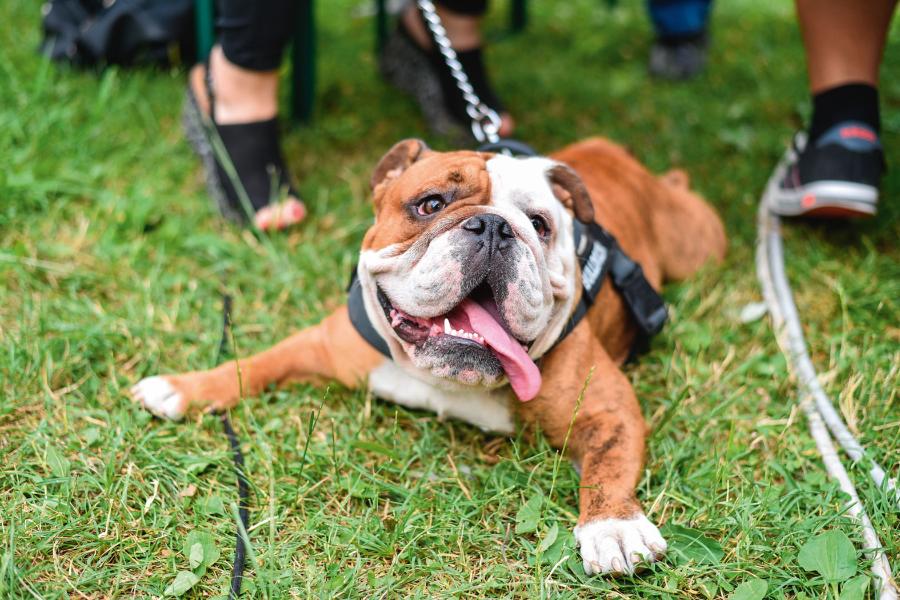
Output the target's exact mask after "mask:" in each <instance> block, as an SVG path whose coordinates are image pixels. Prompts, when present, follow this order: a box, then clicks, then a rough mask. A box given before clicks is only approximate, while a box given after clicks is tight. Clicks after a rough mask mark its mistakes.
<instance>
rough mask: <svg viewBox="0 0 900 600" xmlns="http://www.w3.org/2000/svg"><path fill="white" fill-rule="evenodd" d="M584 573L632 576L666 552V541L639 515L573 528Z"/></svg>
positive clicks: (651, 524)
mask: <svg viewBox="0 0 900 600" xmlns="http://www.w3.org/2000/svg"><path fill="white" fill-rule="evenodd" d="M575 540H576V541H577V542H578V545H579V546H580V547H581V559H582V560H583V561H584V572H585V573H587V574H588V575H593V574H594V573H613V574H619V573H628V574H631V573H634V571H635V569H638V568H640V567H641V564H642V563H643V564H644V565H646V564H649V563H652V562H654V561H656V560H658V559H659V558H661V557H662V555H663V554H665V552H666V540H664V539H663V537H662V535H660V533H659V529H657V528H656V525H654V524H653V523H651V522H650V521H648V520H647V517H645V516H644V515H643V514H638V515H637V516H635V517H632V518H630V519H597V520H595V521H589V522H587V523H585V524H584V525H579V526H577V527H576V528H575Z"/></svg>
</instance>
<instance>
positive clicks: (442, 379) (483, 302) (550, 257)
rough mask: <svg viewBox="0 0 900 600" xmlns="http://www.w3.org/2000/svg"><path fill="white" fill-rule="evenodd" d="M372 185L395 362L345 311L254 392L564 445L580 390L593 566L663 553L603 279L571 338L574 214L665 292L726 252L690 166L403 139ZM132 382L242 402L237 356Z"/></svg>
mask: <svg viewBox="0 0 900 600" xmlns="http://www.w3.org/2000/svg"><path fill="white" fill-rule="evenodd" d="M372 195H373V205H374V210H375V223H374V225H372V227H371V228H370V229H369V231H368V232H367V233H366V236H365V239H364V241H363V245H362V249H361V251H360V257H359V266H358V270H357V277H358V285H359V293H360V294H361V302H362V304H361V306H362V307H363V309H364V316H365V317H366V318H367V319H368V322H369V323H370V324H371V328H372V329H373V330H374V332H375V333H376V334H377V336H378V337H380V338H381V339H382V340H383V341H384V342H385V343H386V345H387V349H386V351H387V352H389V354H390V356H389V357H387V356H385V355H383V354H382V353H380V352H378V351H377V350H376V349H375V348H374V347H373V346H372V345H371V344H369V343H368V342H367V341H366V339H364V338H363V337H362V336H361V335H360V333H359V332H358V330H357V328H356V327H354V325H353V324H352V322H351V319H350V315H349V313H348V309H347V307H346V306H344V307H342V308H340V309H338V310H337V311H335V312H334V313H333V314H331V315H330V316H329V317H327V318H326V319H325V320H323V321H322V322H321V323H320V324H318V325H316V326H314V327H310V328H308V329H304V330H302V331H300V332H298V333H296V334H294V335H293V336H291V337H289V338H288V339H286V340H284V341H282V342H281V343H279V344H277V345H275V346H274V347H272V348H271V349H269V350H266V351H265V352H262V353H260V354H257V355H255V356H251V357H249V358H246V359H240V365H239V366H240V377H241V380H242V384H243V391H244V393H246V394H257V393H259V392H261V391H262V390H263V389H265V388H266V387H267V386H269V385H270V384H273V383H277V384H284V383H289V382H295V381H296V382H325V381H328V380H338V381H340V382H341V383H343V384H345V385H347V386H357V385H368V386H369V388H370V389H371V390H372V392H373V393H374V394H375V395H377V396H379V397H381V398H383V399H386V400H390V401H394V402H397V403H400V404H403V405H405V406H409V407H413V408H422V409H428V410H432V411H434V412H436V413H438V414H440V415H442V416H448V417H455V418H459V419H464V420H466V421H468V422H470V423H473V424H475V425H477V426H479V427H481V428H483V429H489V430H495V431H501V432H511V431H512V430H513V428H514V427H516V426H520V427H522V426H524V427H528V426H533V425H535V424H536V425H538V426H539V427H540V429H541V430H542V431H543V432H544V434H545V435H547V436H548V438H549V440H550V441H551V443H553V444H554V445H555V446H556V447H561V446H562V445H563V442H564V439H565V437H566V433H567V431H568V430H569V426H570V423H572V418H573V413H574V412H575V409H576V402H577V401H578V398H579V396H580V394H581V392H582V390H583V389H584V390H585V394H584V397H583V401H582V404H581V407H580V409H579V410H578V412H577V415H575V420H574V424H573V425H572V431H571V436H570V439H569V442H568V444H567V450H568V452H569V453H570V454H571V459H572V460H573V461H574V463H575V465H576V467H577V468H578V469H579V472H580V473H581V477H582V485H581V491H580V500H579V503H580V515H579V519H578V525H577V526H576V527H575V536H576V539H577V541H578V543H579V545H580V548H581V555H582V558H583V560H584V566H585V570H586V571H587V572H588V573H618V572H631V571H633V570H634V569H635V568H636V566H638V565H639V563H641V562H645V563H646V562H651V561H653V560H656V559H657V558H659V557H660V556H661V555H662V554H663V553H664V552H665V549H666V542H665V541H664V540H663V538H662V536H661V535H660V534H659V531H658V530H657V528H656V526H655V525H654V524H653V523H651V522H650V521H649V520H648V519H647V518H646V517H645V516H644V514H643V512H642V510H641V506H640V504H639V503H638V501H637V498H636V497H635V486H636V485H637V482H638V479H639V477H640V472H641V466H642V462H643V455H644V439H645V435H646V425H645V423H644V420H643V416H642V414H641V410H640V407H639V405H638V402H637V399H636V398H635V394H634V390H633V389H632V387H631V385H630V384H629V382H628V380H627V378H626V377H625V376H624V374H623V373H622V372H621V370H620V368H619V367H620V365H621V364H622V362H623V361H624V360H625V358H626V357H627V356H628V353H629V351H630V349H631V347H632V343H633V342H634V339H635V336H636V327H635V324H634V322H633V320H632V317H631V315H630V313H629V312H628V310H627V309H626V307H625V305H624V304H623V300H622V297H621V296H620V295H619V293H618V292H617V291H616V289H615V288H614V287H613V286H612V285H606V284H604V285H603V287H602V288H601V289H600V292H599V295H598V296H597V298H596V301H595V302H594V303H593V305H592V307H591V309H590V310H589V311H588V313H587V316H586V317H585V318H583V319H582V320H581V321H579V322H578V324H577V326H575V328H574V329H573V330H572V331H571V332H570V333H568V335H565V336H564V337H563V338H562V339H560V337H561V334H562V333H563V331H564V329H565V328H566V324H567V322H568V321H569V320H570V319H571V318H572V316H573V312H574V311H575V310H576V307H577V306H578V303H579V300H580V296H581V294H582V291H583V289H582V285H581V282H582V277H581V267H580V264H579V262H578V260H577V255H576V248H575V239H574V234H573V227H574V225H575V221H576V220H578V221H593V220H596V221H597V222H598V223H600V224H601V225H602V226H603V227H604V228H605V229H606V230H608V231H610V232H611V233H612V234H613V235H614V236H615V237H616V238H617V239H618V241H619V244H620V246H621V247H622V248H623V249H624V251H625V252H626V253H627V254H628V255H629V256H630V257H631V258H633V259H634V260H636V261H638V262H639V263H640V264H641V266H642V267H643V270H644V274H645V275H646V277H647V279H648V280H649V282H650V284H651V285H652V286H653V287H654V288H656V289H659V288H660V287H661V285H662V283H663V282H664V281H666V280H671V279H680V278H684V277H687V276H689V275H690V274H691V273H693V272H694V271H696V270H697V269H698V268H699V267H700V266H701V265H703V263H705V262H706V261H708V260H720V259H721V258H722V257H723V255H724V252H725V235H724V232H723V228H722V224H721V222H720V221H719V218H718V217H717V215H716V214H715V212H714V211H713V210H712V209H711V208H710V207H709V206H708V205H707V204H706V203H705V202H704V201H703V200H702V199H700V198H699V197H698V196H696V195H695V194H694V193H692V192H691V191H690V189H689V187H688V180H687V177H686V175H684V174H683V173H681V172H677V171H676V172H670V173H668V174H666V175H663V176H660V177H656V176H654V175H652V174H651V173H649V172H648V171H647V170H646V169H645V168H644V167H643V166H641V165H640V164H639V163H638V162H637V161H636V160H635V159H634V158H632V157H631V156H630V155H628V154H627V153H626V152H625V151H624V150H623V149H622V148H620V147H619V146H617V145H615V144H613V143H611V142H609V141H606V140H602V139H590V140H586V141H584V142H580V143H577V144H574V145H572V146H569V147H567V148H564V149H563V150H560V151H559V152H557V153H555V154H554V155H552V156H551V157H550V158H510V157H506V156H500V155H494V154H488V153H479V152H448V153H440V152H433V151H431V150H429V149H428V148H427V147H425V145H424V144H423V143H422V142H420V141H418V140H406V141H403V142H400V143H398V144H397V145H396V146H394V147H393V148H392V149H391V150H390V151H389V152H388V153H387V154H386V155H385V156H384V157H383V158H382V159H381V161H380V163H379V164H378V166H377V167H376V169H375V172H374V174H373V176H372ZM607 277H608V276H607ZM592 370H593V375H592V376H589V375H590V373H591V371H592ZM588 380H589V381H588ZM586 382H587V387H586V388H585V384H586ZM133 394H134V397H135V398H136V399H137V400H139V401H140V402H141V404H142V405H143V406H145V407H146V408H147V409H148V410H150V411H151V412H153V413H154V414H156V415H158V416H161V417H166V418H180V417H181V416H183V415H184V414H185V413H187V412H188V411H190V410H211V409H222V408H227V407H230V406H233V405H234V404H235V403H236V402H237V401H238V397H239V379H238V368H237V365H236V364H235V363H234V362H230V363H226V364H223V365H220V366H219V367H217V368H215V369H211V370H209V371H198V372H192V373H184V374H180V375H163V376H157V377H150V378H147V379H144V380H142V381H141V382H139V383H138V384H137V385H136V386H135V387H134V388H133Z"/></svg>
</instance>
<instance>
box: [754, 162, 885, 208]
mask: <svg viewBox="0 0 900 600" xmlns="http://www.w3.org/2000/svg"><path fill="white" fill-rule="evenodd" d="M788 155H789V153H786V154H785V156H784V158H782V160H781V162H780V163H779V164H778V167H777V168H776V169H775V172H774V173H773V174H772V177H771V178H770V179H769V183H768V184H767V186H766V206H767V207H768V208H769V211H771V212H772V213H774V214H776V215H779V216H782V217H815V218H825V219H844V218H848V217H849V218H853V217H862V218H865V217H872V216H874V215H875V213H876V211H877V207H878V188H876V187H873V186H871V185H865V184H862V183H852V182H849V181H816V182H815V183H811V184H808V185H805V186H803V187H802V188H800V189H798V190H796V191H786V190H783V189H780V187H779V182H780V181H781V180H782V179H783V178H784V174H785V173H786V172H787V165H788V162H789V156H788Z"/></svg>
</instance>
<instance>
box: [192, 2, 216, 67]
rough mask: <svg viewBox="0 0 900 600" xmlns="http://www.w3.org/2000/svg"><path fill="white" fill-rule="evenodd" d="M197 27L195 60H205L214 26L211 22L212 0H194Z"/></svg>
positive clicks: (210, 46)
mask: <svg viewBox="0 0 900 600" xmlns="http://www.w3.org/2000/svg"><path fill="white" fill-rule="evenodd" d="M194 12H195V20H196V23H195V25H196V27H197V62H205V61H206V59H207V57H208V56H209V51H210V50H212V47H213V40H214V39H215V34H216V26H215V24H214V23H213V0H194Z"/></svg>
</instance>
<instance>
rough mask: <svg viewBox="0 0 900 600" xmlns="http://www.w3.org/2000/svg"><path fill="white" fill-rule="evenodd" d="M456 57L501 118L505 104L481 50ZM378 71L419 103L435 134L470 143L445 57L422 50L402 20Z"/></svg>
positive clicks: (462, 104) (466, 118)
mask: <svg viewBox="0 0 900 600" xmlns="http://www.w3.org/2000/svg"><path fill="white" fill-rule="evenodd" d="M456 56H457V58H458V59H459V62H460V63H461V64H462V66H463V69H464V70H465V72H466V75H468V77H469V81H470V83H471V84H472V87H473V88H474V89H475V93H476V94H478V97H479V98H481V100H482V101H483V102H484V103H485V104H487V105H488V106H490V107H491V108H493V109H494V110H495V111H497V113H498V114H501V113H503V112H504V109H503V103H502V102H500V99H499V98H498V97H497V94H496V92H495V91H494V89H493V87H492V86H491V84H490V81H489V79H488V76H487V71H486V70H485V66H484V53H483V51H482V48H480V47H479V48H473V49H471V50H465V51H457V52H456ZM379 67H380V68H381V73H382V76H383V77H384V78H385V80H386V81H387V82H388V83H390V84H391V85H393V86H394V87H396V88H397V89H399V90H400V91H402V92H404V93H406V94H409V95H410V96H412V97H413V98H414V99H415V100H416V102H417V103H418V104H419V107H420V108H421V110H422V114H423V115H424V116H425V120H426V122H427V123H428V126H429V127H430V128H431V129H432V131H434V133H437V134H439V135H444V136H448V137H450V138H452V139H454V140H459V141H464V142H470V141H471V137H472V134H471V130H470V119H469V116H468V115H467V114H466V103H465V101H464V100H463V98H462V95H461V94H460V92H459V89H458V88H457V87H456V80H454V79H453V76H452V75H451V74H450V70H449V69H448V68H447V65H446V64H444V59H443V57H442V56H441V54H440V53H439V52H437V51H436V50H434V49H430V50H425V49H423V48H421V47H420V46H419V45H418V44H417V43H416V41H415V40H414V39H413V37H412V35H411V34H410V33H409V31H408V30H407V29H406V26H405V25H404V24H403V20H402V19H401V20H399V21H398V23H397V28H396V29H395V30H394V33H393V34H391V36H390V37H389V38H388V40H387V42H386V43H385V45H384V49H383V50H382V52H381V56H380V57H379Z"/></svg>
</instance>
